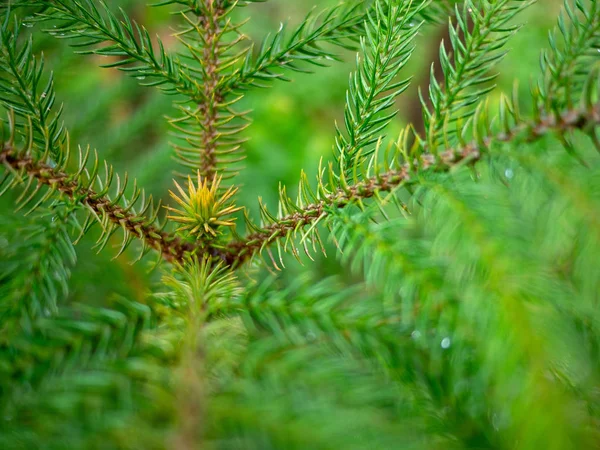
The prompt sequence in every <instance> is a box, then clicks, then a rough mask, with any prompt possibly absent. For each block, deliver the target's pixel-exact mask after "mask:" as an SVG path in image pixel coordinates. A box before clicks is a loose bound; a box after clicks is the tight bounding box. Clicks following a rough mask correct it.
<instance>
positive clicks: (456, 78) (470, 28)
mask: <svg viewBox="0 0 600 450" xmlns="http://www.w3.org/2000/svg"><path fill="white" fill-rule="evenodd" d="M531 3H532V0H498V1H490V0H485V1H483V2H474V1H471V0H467V1H465V2H464V4H463V6H462V8H461V9H459V6H458V5H457V6H456V13H455V17H456V21H457V25H456V27H453V26H450V28H449V31H450V41H451V44H452V48H453V50H454V54H453V60H454V61H451V60H450V57H449V56H448V54H447V53H446V48H445V47H444V44H443V43H442V45H441V46H440V64H441V67H442V71H443V73H444V78H445V79H444V84H443V85H440V84H438V82H437V80H436V76H435V68H434V67H433V66H432V68H431V77H430V85H429V97H430V100H431V104H432V107H431V108H429V107H428V106H427V102H426V101H425V99H423V98H422V100H421V102H422V104H423V114H424V122H425V128H426V136H425V138H424V140H425V141H426V142H427V145H428V149H429V151H431V152H435V151H437V148H438V146H440V145H441V146H442V148H443V147H444V146H446V147H447V146H448V145H453V142H452V139H451V138H452V136H453V135H454V134H455V133H456V129H455V127H449V126H448V125H450V124H453V123H454V122H456V121H457V120H461V121H463V123H464V122H465V121H466V120H467V119H468V118H469V117H470V116H471V115H472V114H473V112H474V108H473V107H472V105H473V104H476V103H477V102H478V100H479V99H480V98H482V97H483V96H484V95H485V94H487V93H488V92H490V91H491V90H492V89H493V88H494V86H493V85H490V84H489V83H490V82H491V81H492V80H494V79H495V78H496V75H494V74H490V71H491V70H492V69H493V67H494V66H495V65H497V64H498V63H499V62H500V61H501V60H502V58H503V57H504V55H505V54H506V53H507V52H506V51H501V49H502V47H503V46H504V45H505V44H506V42H507V41H508V40H509V39H510V37H511V36H512V35H513V34H515V33H516V32H517V31H518V30H519V28H520V27H519V26H518V25H509V24H508V23H509V21H510V20H512V19H513V18H514V17H515V16H516V15H517V14H518V13H520V12H521V11H523V10H524V9H525V8H527V7H528V6H529V5H530V4H531ZM469 19H471V20H472V21H469ZM459 33H462V34H463V36H464V37H463V38H462V39H461V37H460V35H459ZM420 95H421V94H420Z"/></svg>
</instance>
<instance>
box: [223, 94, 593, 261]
mask: <svg viewBox="0 0 600 450" xmlns="http://www.w3.org/2000/svg"><path fill="white" fill-rule="evenodd" d="M509 109H510V110H512V111H513V112H514V111H516V110H515V109H513V108H509V107H504V108H502V111H501V116H502V117H503V119H504V116H505V115H509V116H510V114H511V113H510V112H509ZM479 117H483V115H481V116H479ZM509 120H510V119H509ZM504 122H505V123H508V122H507V120H506V119H505V120H504ZM599 124H600V104H598V103H596V104H593V105H589V106H587V107H584V108H582V109H577V110H571V111H565V112H564V113H562V114H561V115H560V116H555V115H552V114H551V115H548V116H539V118H537V119H533V120H532V121H531V122H526V121H524V120H523V118H519V120H518V121H516V123H515V124H514V126H512V127H509V128H507V129H505V130H504V131H502V132H500V133H498V134H495V135H489V136H486V135H482V134H478V131H477V130H479V131H480V130H482V129H483V130H485V129H488V126H489V125H483V124H478V123H475V124H474V125H473V127H474V130H475V134H476V135H478V137H477V140H474V141H472V142H469V143H465V144H463V145H460V146H457V147H455V148H449V149H446V150H444V151H441V152H439V154H438V155H437V156H434V155H432V154H428V153H423V154H421V155H420V156H419V157H417V159H415V160H414V161H411V162H406V163H404V164H403V165H401V166H400V167H399V168H394V169H390V170H387V171H381V172H378V173H376V174H374V175H371V176H368V177H366V178H365V179H364V180H362V181H361V180H358V179H355V180H354V183H351V182H348V181H347V182H346V183H345V184H342V185H341V186H340V187H337V185H336V184H335V183H334V184H333V187H332V185H331V183H330V184H329V186H328V185H327V182H326V181H325V177H324V176H323V174H321V176H320V179H319V181H318V187H317V191H316V193H313V192H312V191H311V190H310V188H309V187H308V182H307V181H306V180H305V179H303V181H302V182H301V186H300V194H299V200H298V202H293V201H292V200H291V199H289V198H288V197H286V196H285V191H282V197H281V202H282V204H285V205H286V206H285V209H284V210H285V211H290V213H289V214H286V215H283V216H280V217H277V216H276V215H273V214H270V213H269V212H268V211H266V208H264V206H261V209H262V211H263V219H264V220H265V223H266V226H264V227H258V226H254V228H253V232H252V233H250V234H249V235H248V236H246V237H244V238H242V239H240V240H236V241H233V242H231V243H230V244H228V245H227V247H226V253H225V255H224V257H225V258H226V260H227V261H228V262H229V263H230V264H232V265H233V266H238V265H240V264H241V263H243V262H245V261H246V260H247V259H249V258H251V257H253V256H254V255H255V254H257V253H260V252H262V251H263V250H264V249H265V248H267V246H269V245H271V244H273V243H277V242H278V241H284V242H285V246H284V245H283V244H278V250H279V252H280V254H281V252H282V251H283V250H284V249H287V248H288V246H291V249H292V252H294V254H295V255H297V254H298V253H297V250H296V248H295V244H294V243H293V242H292V240H293V239H294V238H300V240H301V241H302V242H303V245H304V250H305V252H306V253H307V254H309V255H310V252H309V249H308V247H307V246H306V239H307V237H310V236H311V233H313V232H315V230H316V226H317V225H318V224H319V223H320V222H321V221H323V219H325V218H326V217H327V216H328V215H329V214H330V212H331V211H333V210H335V209H340V208H345V207H346V206H348V205H350V204H359V205H360V204H362V201H363V200H366V199H369V198H373V197H375V198H379V193H385V192H391V191H393V190H395V189H397V188H398V187H400V186H403V185H406V184H410V183H411V182H415V181H416V180H418V176H419V174H420V173H423V172H424V171H429V170H433V171H449V170H451V169H452V168H453V167H456V166H458V165H463V164H465V163H466V162H476V161H477V160H479V159H480V158H481V157H482V155H483V154H484V153H485V152H487V151H488V149H489V147H490V146H492V145H493V144H494V143H507V142H516V141H519V142H528V143H531V142H534V141H536V140H538V139H540V138H542V137H543V136H545V135H547V134H549V133H557V134H558V135H563V134H565V133H568V132H570V131H572V130H577V129H579V130H585V131H586V132H588V131H589V130H590V129H594V128H595V127H597V126H598V125H599ZM399 153H400V155H399V156H401V155H402V154H403V153H405V150H404V149H400V150H399ZM332 170H333V169H331V168H330V176H329V178H330V179H332V178H333V173H331V172H332ZM310 199H312V200H313V202H312V203H309V204H306V203H305V202H306V200H310ZM379 201H381V200H379ZM307 228H308V231H307V230H306V229H307ZM315 239H319V238H318V237H315ZM271 259H272V262H273V263H274V264H275V265H276V266H277V263H276V262H275V260H274V259H273V258H271Z"/></svg>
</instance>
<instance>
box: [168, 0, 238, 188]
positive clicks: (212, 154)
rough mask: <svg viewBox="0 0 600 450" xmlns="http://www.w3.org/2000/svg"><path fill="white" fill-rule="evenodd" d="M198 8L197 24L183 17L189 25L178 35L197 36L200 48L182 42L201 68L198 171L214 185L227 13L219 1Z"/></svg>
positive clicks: (199, 4) (196, 12) (184, 158)
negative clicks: (201, 91) (220, 84)
mask: <svg viewBox="0 0 600 450" xmlns="http://www.w3.org/2000/svg"><path fill="white" fill-rule="evenodd" d="M197 7H198V10H197V11H196V10H194V11H193V12H194V15H195V16H196V21H192V20H191V19H189V18H188V16H186V15H184V18H185V19H186V20H187V21H188V23H189V25H190V26H189V28H188V29H186V30H184V31H183V32H182V33H179V34H178V35H177V36H179V37H180V39H182V36H186V35H189V34H190V33H195V34H197V39H198V44H199V46H200V49H197V48H195V47H194V45H193V44H187V43H186V42H185V40H183V39H182V41H183V43H184V44H186V46H187V47H188V49H189V50H190V53H191V55H192V56H193V57H194V58H195V59H196V60H197V62H198V63H199V65H200V67H201V75H202V89H203V95H202V100H201V101H199V102H198V114H199V117H198V119H199V128H200V130H199V134H200V138H199V141H200V142H199V155H198V157H199V160H198V161H197V165H198V166H197V167H196V168H197V169H198V170H199V173H200V176H202V178H203V179H206V180H208V182H209V183H212V180H213V178H214V176H215V174H216V171H217V146H218V143H217V137H218V134H219V132H218V130H217V126H218V124H219V122H220V121H221V120H222V119H223V118H222V117H219V116H220V109H221V108H222V105H221V104H222V103H223V101H224V97H223V95H222V93H221V92H220V91H219V89H218V84H219V81H220V79H221V75H220V74H219V70H220V69H221V64H222V62H221V61H220V58H221V56H222V52H223V48H222V47H223V44H222V43H221V38H222V36H223V34H224V32H226V31H227V28H228V25H226V24H224V23H223V20H224V18H225V16H226V14H227V13H228V11H227V10H226V9H225V8H224V6H223V5H222V2H221V1H220V0H217V1H210V2H203V3H198V5H197ZM194 39H196V36H194ZM178 157H179V159H180V161H182V162H184V163H188V164H186V165H189V162H190V160H189V158H187V157H185V156H184V155H183V154H182V153H181V152H178Z"/></svg>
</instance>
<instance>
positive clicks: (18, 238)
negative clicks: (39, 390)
mask: <svg viewBox="0 0 600 450" xmlns="http://www.w3.org/2000/svg"><path fill="white" fill-rule="evenodd" d="M75 209H76V205H74V204H57V205H55V206H54V207H53V208H52V209H51V210H48V211H37V212H36V214H35V215H34V216H33V217H31V218H30V219H29V220H30V223H28V224H26V225H25V226H23V225H21V226H20V227H19V228H18V230H19V231H18V233H16V234H15V235H14V236H9V242H10V244H9V245H8V247H7V248H6V249H3V251H2V258H1V259H2V261H1V262H0V298H2V299H3V301H2V303H1V305H0V318H1V322H2V323H3V324H4V329H5V331H7V330H8V328H9V323H10V322H11V320H14V321H15V322H18V323H19V325H20V326H21V327H23V328H24V329H27V330H31V326H32V321H34V320H35V319H37V318H38V317H44V316H50V315H54V314H56V312H57V310H58V306H57V304H58V300H59V298H64V297H66V295H67V292H68V280H69V278H70V267H71V266H73V265H74V264H75V261H76V255H75V249H74V248H73V245H72V243H71V240H70V239H69V228H76V227H77V225H78V224H77V223H76V220H75V218H74V210H75Z"/></svg>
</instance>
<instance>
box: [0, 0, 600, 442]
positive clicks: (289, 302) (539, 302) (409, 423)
mask: <svg viewBox="0 0 600 450" xmlns="http://www.w3.org/2000/svg"><path fill="white" fill-rule="evenodd" d="M262 1H264V0H164V1H161V2H159V3H158V4H155V5H152V6H153V8H156V10H157V11H162V12H163V13H164V12H167V11H170V12H172V13H174V16H175V20H176V21H177V23H178V28H177V29H176V30H175V31H174V33H173V36H172V37H174V41H170V40H169V39H170V38H169V36H167V35H161V37H158V36H155V35H154V33H153V32H151V31H149V28H147V27H146V26H145V24H142V23H138V21H136V20H135V18H134V16H133V15H132V14H130V12H129V10H128V9H126V8H119V7H118V5H117V6H115V5H114V4H113V3H115V2H112V3H104V2H101V1H96V0H19V1H15V0H13V1H11V0H8V2H4V3H3V5H1V6H0V13H1V14H2V19H1V26H0V104H1V105H2V108H3V111H4V112H5V117H6V119H4V120H3V122H2V127H1V131H2V135H1V136H0V163H1V166H2V167H1V169H0V196H2V201H3V203H2V208H3V213H2V216H1V218H0V411H1V414H0V420H1V421H2V425H1V426H0V447H1V448H5V449H57V450H58V449H66V448H73V449H79V448H81V449H88V448H89V449H154V448H156V449H164V448H169V449H200V448H202V449H204V448H210V449H261V450H263V449H361V450H362V449H377V450H379V449H399V448H402V449H404V448H407V449H484V448H485V449H524V450H534V449H541V448H543V449H557V450H559V449H588V448H589V449H592V448H598V447H600V395H599V392H600V389H599V388H600V313H597V312H596V311H597V308H598V306H599V303H600V266H599V265H598V255H600V172H599V171H598V167H600V154H599V152H600V139H599V137H598V130H599V128H600V4H599V3H598V2H597V1H595V0H565V3H564V5H563V8H562V11H561V13H560V15H559V16H558V18H557V25H556V28H555V30H553V31H552V32H551V33H550V34H549V44H548V46H547V48H542V49H539V52H540V59H539V61H540V71H539V73H538V74H536V75H535V76H534V77H533V79H532V82H531V88H530V89H529V91H528V92H529V93H528V94H527V95H526V96H525V97H526V98H524V96H523V94H522V91H520V90H519V89H518V87H516V86H515V89H514V90H513V91H511V92H502V91H501V90H499V88H498V87H497V86H496V85H495V84H494V82H495V80H496V78H497V76H498V70H499V67H502V66H501V62H502V59H503V58H504V57H505V56H506V55H507V53H508V52H509V50H510V42H511V39H513V38H514V36H515V35H516V34H517V33H519V32H520V31H521V30H522V29H523V28H527V24H526V23H525V22H524V21H523V19H522V15H523V14H524V12H525V11H526V10H527V8H528V7H530V6H531V5H532V4H533V3H535V2H534V0H463V1H432V0H373V1H351V0H348V1H344V2H341V3H339V4H338V5H337V6H334V7H332V8H325V9H319V8H316V9H314V10H313V11H312V12H311V13H310V14H309V15H308V16H306V17H304V19H303V20H301V22H300V23H299V24H297V25H294V24H288V25H283V24H282V25H281V27H280V28H279V29H278V30H274V31H273V32H272V33H270V34H268V35H267V36H266V37H264V39H263V40H262V42H260V43H256V42H255V41H253V40H252V39H251V38H250V37H248V35H247V34H246V33H245V32H244V27H245V26H246V22H247V16H252V12H253V11H254V9H253V8H256V7H258V5H255V3H260V2H262ZM116 3H119V2H116ZM126 3H127V2H125V1H124V2H122V4H123V5H125V4H126ZM138 7H139V5H138ZM439 24H448V30H449V33H448V35H449V39H450V42H449V43H445V44H444V43H442V45H441V46H440V47H439V62H438V63H433V64H432V66H431V75H430V79H429V80H428V86H427V87H426V88H424V89H420V92H419V95H420V99H421V105H417V106H420V107H421V108H422V112H423V114H422V115H423V121H424V130H425V131H424V132H423V133H421V132H419V131H417V129H418V128H417V127H416V126H414V124H408V125H407V126H406V127H405V128H403V129H401V130H400V131H399V132H398V131H394V129H393V126H392V124H393V123H395V116H396V114H397V112H398V111H397V109H398V107H397V105H398V101H399V98H400V97H401V96H402V94H403V93H404V92H405V91H406V90H407V89H408V88H409V87H410V86H411V73H410V70H409V69H410V62H411V61H413V60H415V59H419V58H420V57H421V56H420V55H421V54H422V53H421V52H420V50H419V45H420V43H421V41H420V40H419V39H420V37H421V36H427V35H428V33H430V32H431V30H433V29H434V28H435V27H436V26H439ZM54 38H57V39H59V40H63V41H66V42H68V44H69V45H70V46H72V48H73V49H74V51H75V53H77V54H80V55H83V56H81V58H88V60H87V61H88V62H90V63H98V65H100V66H101V67H104V68H106V69H108V70H109V71H110V70H114V69H118V70H120V71H122V72H125V73H126V74H127V75H130V82H131V83H138V84H140V85H141V86H144V87H148V88H154V89H158V90H160V91H162V93H163V94H166V98H167V101H166V103H165V102H163V100H158V102H159V103H157V105H158V106H156V107H155V109H154V111H155V110H160V113H161V114H167V115H168V118H167V119H166V122H167V123H168V125H169V127H170V133H171V134H170V137H169V138H168V139H169V141H170V143H171V146H170V149H169V156H170V157H172V158H173V159H174V160H175V161H176V163H177V166H178V169H177V171H176V173H175V174H173V177H174V178H175V180H174V181H173V182H172V185H171V186H169V187H168V188H167V189H166V191H165V192H170V196H169V195H165V192H157V191H156V189H152V194H151V193H147V191H145V190H144V189H143V186H141V185H142V184H144V180H146V179H147V178H148V177H149V176H148V175H147V173H146V172H142V171H140V172H137V173H138V174H141V175H140V177H139V178H140V181H139V182H138V180H136V179H135V177H134V176H130V175H127V174H126V173H124V172H121V171H120V169H119V167H120V164H118V163H115V164H114V166H113V164H112V163H111V162H110V161H109V159H110V158H109V156H111V153H109V150H110V149H102V148H100V149H98V150H97V151H96V150H94V149H93V148H92V147H91V145H89V144H88V143H86V142H85V141H83V142H82V141H80V137H79V136H78V134H77V133H75V132H72V131H71V130H70V129H68V128H69V127H67V126H66V125H65V115H66V114H68V111H67V107H65V108H63V106H62V103H61V99H60V98H59V97H60V95H59V93H58V92H57V91H58V90H57V89H56V85H57V83H58V82H60V80H59V79H57V78H56V77H55V75H53V72H52V67H49V66H50V64H48V63H47V59H45V56H44V52H43V51H41V50H40V45H41V44H44V43H48V42H51V39H54ZM43 47H44V45H41V48H43ZM353 53H355V54H356V67H355V70H354V72H353V73H352V74H351V75H350V78H349V86H348V89H347V92H346V96H345V103H346V104H345V107H343V108H340V115H339V117H340V118H341V120H340V123H337V124H333V123H332V124H331V130H332V133H331V134H332V136H331V142H332V143H333V151H332V153H331V154H330V156H329V158H328V159H324V160H322V161H321V162H320V163H319V166H318V169H317V170H316V173H311V174H310V175H307V173H306V172H305V171H304V170H302V169H301V168H298V180H299V182H298V185H297V188H295V187H294V188H292V187H286V186H285V185H283V184H281V185H280V186H279V191H278V192H279V202H278V205H277V207H276V208H275V209H271V208H269V207H268V206H267V202H266V201H263V200H262V199H261V197H259V201H258V207H257V208H256V211H257V213H258V214H256V215H255V214H253V213H252V206H251V205H244V204H242V199H241V195H240V192H243V191H248V190H251V189H252V186H244V185H242V183H241V182H240V181H239V180H240V176H241V173H240V172H241V170H242V166H241V164H240V162H241V161H242V160H243V159H244V157H245V154H244V152H245V150H246V148H247V139H248V134H247V131H246V130H247V128H248V127H250V126H251V123H250V117H251V116H252V111H249V110H247V108H246V106H247V104H246V103H245V97H246V96H247V95H248V93H249V92H251V91H252V90H255V89H267V88H271V87H273V86H275V85H277V84H278V83H279V82H280V81H290V80H291V78H292V77H294V76H295V75H297V74H300V73H305V72H306V73H310V72H312V71H315V70H317V69H318V70H321V69H320V68H321V67H324V66H327V65H328V64H330V63H331V62H332V61H340V60H343V55H348V54H353ZM104 58H107V59H104ZM438 70H439V71H441V72H440V73H441V74H442V76H441V77H440V76H438V75H437V72H438ZM520 92H521V93H520ZM119 95H120V94H119V92H117V90H116V89H115V90H114V91H110V92H108V93H106V94H105V96H106V98H107V99H108V100H107V101H108V102H111V101H114V102H116V101H117V97H118V96H119ZM160 98H161V99H162V98H163V97H160ZM168 104H172V110H171V112H165V110H164V109H165V108H166V106H165V105H168ZM67 106H68V105H67ZM81 108H82V111H84V110H83V108H84V105H81ZM96 113H97V112H96ZM94 114H95V113H94V110H93V107H90V109H89V110H87V112H82V113H80V114H79V116H78V118H77V121H78V122H81V123H83V124H84V126H85V124H89V123H90V120H93V118H90V117H92V116H93V115H94ZM140 114H142V113H140ZM145 114H147V115H149V117H150V118H149V119H147V120H149V121H150V122H151V123H153V124H155V123H157V121H158V120H159V119H161V120H162V116H160V114H159V115H155V114H154V113H153V114H148V113H147V112H146V113H145ZM88 116H90V117H88ZM136 117H138V119H137V120H140V121H141V120H145V119H143V118H140V117H139V116H136ZM128 126H129V127H131V130H132V131H131V133H132V134H135V133H136V130H137V128H136V127H137V126H138V124H137V122H135V121H134V120H132V121H131V123H128ZM156 127H157V128H156V130H157V132H161V133H162V132H163V129H162V128H158V126H156ZM112 139H113V141H112V142H113V143H116V142H117V139H118V138H117V137H114V138H112ZM163 143H166V141H163ZM115 145H116V144H115ZM112 156H115V155H114V153H113V154H112ZM117 159H118V158H117ZM159 165H160V163H159ZM144 174H146V175H144ZM292 192H293V194H292ZM258 194H260V193H258ZM163 200H164V201H165V202H166V204H165V205H164V206H163V205H162V202H163ZM13 211H14V212H13ZM331 243H333V245H332V244H331ZM90 249H91V250H93V252H90ZM92 253H97V254H92ZM321 253H327V254H328V257H329V258H330V259H337V260H339V263H340V264H341V266H342V268H343V269H342V270H343V271H344V272H346V273H349V274H351V276H346V277H344V276H333V277H329V276H326V275H323V274H321V275H316V274H315V271H311V270H310V267H311V266H318V264H320V262H319V261H320V259H319V255H320V254H321ZM105 255H108V257H109V259H110V258H112V261H108V260H106V259H105ZM296 260H297V261H296ZM134 262H135V263H136V266H141V267H142V268H143V272H144V274H145V275H144V278H143V279H141V280H138V281H136V282H135V283H133V284H134V285H136V286H137V289H136V290H134V291H131V292H117V291H112V292H110V289H109V287H110V284H111V283H115V280H114V279H109V278H110V277H107V276H106V275H104V274H103V272H102V271H103V270H105V272H104V273H106V274H109V273H110V269H108V267H113V266H115V265H121V266H122V269H120V273H121V275H120V276H124V277H132V278H135V277H136V276H138V275H136V274H137V273H138V272H132V269H131V266H130V264H132V263H134ZM86 265H87V266H86ZM90 265H95V267H96V268H95V269H93V270H96V272H94V271H93V270H92V269H90V267H89V266H90ZM81 266H85V267H87V268H86V269H85V270H84V269H80V267H81ZM78 270H79V272H78ZM86 270H87V271H88V272H87V273H101V274H102V275H99V277H100V278H101V279H102V280H103V281H101V282H98V281H97V280H95V279H93V278H92V277H91V276H90V277H89V278H88V276H86V275H82V274H85V273H86ZM290 273H291V274H292V275H289V274H290ZM350 278H351V279H352V281H351V282H349V281H348V280H349V279H350ZM107 285H108V287H107Z"/></svg>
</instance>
